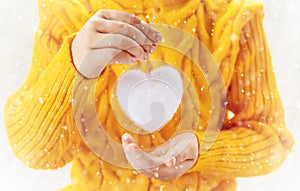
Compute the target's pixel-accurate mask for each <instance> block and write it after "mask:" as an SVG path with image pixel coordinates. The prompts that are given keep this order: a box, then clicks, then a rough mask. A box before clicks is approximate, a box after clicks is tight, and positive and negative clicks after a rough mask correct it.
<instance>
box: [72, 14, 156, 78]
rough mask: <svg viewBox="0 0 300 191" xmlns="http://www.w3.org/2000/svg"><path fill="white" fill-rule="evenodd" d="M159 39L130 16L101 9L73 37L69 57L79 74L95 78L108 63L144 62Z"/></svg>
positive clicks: (136, 18) (143, 23)
mask: <svg viewBox="0 0 300 191" xmlns="http://www.w3.org/2000/svg"><path fill="white" fill-rule="evenodd" d="M161 39H162V36H161V34H160V33H159V32H158V31H157V30H156V29H155V28H154V27H152V26H151V25H150V24H148V23H146V22H144V21H142V20H141V19H139V18H138V17H136V16H135V15H133V14H129V13H126V12H121V11H116V10H100V11H98V12H97V13H95V14H94V15H93V16H92V17H91V18H90V19H89V20H88V21H87V22H86V23H85V25H84V26H83V27H82V28H81V30H80V31H79V32H78V34H77V36H76V37H75V38H74V40H73V42H72V58H73V62H74V65H75V67H76V68H77V70H78V71H79V72H80V73H81V74H82V75H84V76H85V77H87V78H96V77H98V76H99V75H100V73H101V71H102V70H103V69H104V68H105V67H106V66H107V65H108V64H111V63H124V64H130V63H133V62H135V61H136V60H140V61H143V60H145V59H146V58H147V56H148V54H149V53H152V52H154V51H155V47H156V43H158V42H160V41H161Z"/></svg>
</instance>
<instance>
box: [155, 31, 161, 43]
mask: <svg viewBox="0 0 300 191" xmlns="http://www.w3.org/2000/svg"><path fill="white" fill-rule="evenodd" d="M161 39H162V36H161V34H160V33H156V34H155V40H156V41H157V42H160V41H161Z"/></svg>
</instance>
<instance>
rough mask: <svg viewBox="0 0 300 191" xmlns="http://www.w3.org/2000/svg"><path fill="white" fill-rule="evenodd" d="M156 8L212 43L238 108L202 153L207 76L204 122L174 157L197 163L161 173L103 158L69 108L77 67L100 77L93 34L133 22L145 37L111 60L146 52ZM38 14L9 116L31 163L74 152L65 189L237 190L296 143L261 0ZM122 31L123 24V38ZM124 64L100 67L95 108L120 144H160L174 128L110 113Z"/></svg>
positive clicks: (122, 5)
mask: <svg viewBox="0 0 300 191" xmlns="http://www.w3.org/2000/svg"><path fill="white" fill-rule="evenodd" d="M101 9H103V10H101ZM99 10H101V11H99ZM109 10H118V11H109ZM128 13H130V14H128ZM132 14H134V15H132ZM154 14H157V15H158V16H157V19H156V20H155V22H157V23H163V24H168V25H171V26H176V27H179V28H181V29H183V30H186V31H187V32H190V33H191V34H193V35H194V36H196V37H197V38H199V39H200V40H201V41H202V43H203V44H205V46H206V47H207V48H208V49H209V50H210V52H211V53H212V55H213V57H214V59H215V60H216V62H217V64H218V65H219V69H220V71H221V73H222V77H223V80H224V83H225V88H226V92H227V101H228V105H227V111H226V112H227V114H229V113H231V114H232V116H231V117H228V118H227V119H225V122H224V124H223V128H222V130H221V132H220V133H219V135H218V137H217V139H216V140H215V142H214V143H213V144H212V146H211V147H210V148H209V150H208V151H207V152H205V153H203V154H201V155H198V154H197V153H199V150H198V149H199V144H200V143H201V140H202V137H203V134H204V132H205V130H206V128H207V126H208V124H207V121H209V117H210V115H209V110H210V99H209V96H210V94H209V91H208V88H209V87H208V86H205V87H204V91H203V92H202V93H200V92H197V95H198V96H199V102H200V103H201V104H202V105H201V108H200V110H201V112H200V113H201V114H200V115H199V124H198V126H199V128H198V129H197V131H195V132H194V133H195V136H194V138H193V139H192V141H191V144H190V145H189V146H188V148H187V149H186V151H185V155H187V156H186V158H182V156H180V157H179V158H176V159H175V160H174V161H172V162H171V163H175V164H176V163H182V164H184V163H188V162H190V161H192V164H193V165H192V167H191V165H190V163H189V165H186V167H184V168H183V169H182V170H181V171H180V172H178V171H176V170H175V169H174V166H173V165H172V164H169V163H166V164H164V166H159V167H163V168H165V169H167V170H168V172H167V173H165V175H164V177H157V176H155V174H153V173H152V172H150V173H149V172H148V171H147V170H145V169H136V170H131V169H125V168H121V167H118V166H114V165H112V164H109V163H107V162H105V161H103V160H101V158H99V157H97V156H96V155H95V153H93V152H92V151H91V150H90V148H89V147H88V146H87V145H86V143H85V142H84V141H83V139H82V137H81V136H80V134H79V132H78V129H77V127H76V124H75V121H74V115H73V111H72V96H73V95H72V92H73V90H74V79H75V76H76V75H77V73H80V74H81V75H82V76H84V77H86V78H95V77H97V75H98V74H99V65H102V63H96V64H99V65H88V63H84V62H82V61H83V59H84V57H85V56H86V55H87V53H88V52H89V51H91V50H92V49H97V47H95V46H98V44H97V45H95V44H93V42H97V41H98V40H97V39H99V38H101V37H103V36H105V35H106V34H110V33H111V32H112V31H114V30H115V29H119V28H124V27H125V28H126V27H127V29H128V28H129V29H132V30H127V31H129V33H130V31H131V32H132V34H136V36H138V35H139V36H141V39H129V40H128V39H127V41H126V42H127V43H134V44H138V45H139V46H135V47H136V49H135V50H134V51H132V52H130V53H131V54H127V53H123V52H122V54H118V55H117V57H115V58H114V59H115V60H106V61H105V63H107V62H109V63H113V62H115V61H116V60H118V61H120V62H121V63H132V62H134V61H135V60H141V61H142V60H144V59H145V58H146V57H147V54H148V53H150V52H153V51H154V50H155V48H156V43H158V42H159V41H160V40H161V38H162V37H161V35H160V33H159V32H158V31H157V30H156V29H155V28H153V27H152V26H151V25H148V24H146V23H144V22H142V20H148V18H149V15H154ZM39 15H40V23H39V27H38V30H37V32H36V36H35V43H34V54H33V59H32V66H31V69H30V73H29V75H28V78H27V79H26V81H25V82H24V84H23V85H22V86H21V87H20V88H19V89H18V90H17V91H16V92H15V93H14V94H13V95H12V96H10V97H9V99H8V101H7V104H6V106H5V124H6V128H7V135H8V137H9V140H10V144H11V146H12V149H13V150H14V152H15V154H16V156H17V157H18V158H19V159H20V160H21V161H22V162H24V163H25V164H26V165H28V166H29V167H31V168H36V169H56V168H59V167H62V166H64V165H65V164H66V163H68V162H72V164H73V166H72V171H71V176H72V183H71V185H69V186H67V187H66V188H65V189H63V190H75V191H76V190H104V191H106V190H121V191H123V190H126V189H132V190H138V191H140V190H141V191H142V190H203V191H204V190H235V186H236V182H235V177H246V176H256V175H262V174H266V173H268V172H271V171H273V170H275V169H276V168H277V167H279V166H280V165H281V164H282V162H283V161H284V160H285V158H286V156H287V154H288V152H289V151H290V150H291V148H292V145H293V138H292V136H291V134H290V133H289V132H288V130H287V129H286V128H285V122H284V113H283V108H282V104H281V101H280V97H279V94H278V91H277V87H276V82H275V77H274V74H273V71H272V63H271V58H270V53H269V49H268V45H267V42H266V38H265V34H264V31H263V26H262V19H263V6H262V4H261V3H260V2H258V1H251V0H239V1H234V0H233V1H217V0H204V1H199V0H161V1H151V0H144V1H137V2H135V1H117V0H78V1H72V0H62V1H56V0H53V1H52V0H39ZM141 23H142V24H144V26H145V27H144V28H141V29H139V30H136V29H135V28H132V25H133V24H141ZM114 27H116V28H114ZM124 35H125V34H120V38H124ZM139 40H140V41H139ZM119 42H124V41H122V40H121V41H117V40H116V41H115V42H112V43H113V45H110V46H114V48H115V47H120V46H119V44H118V43H119ZM114 43H115V44H114ZM99 46H100V48H103V49H105V52H104V53H102V54H95V55H94V56H95V57H91V58H93V59H96V58H99V59H98V60H101V58H103V55H104V54H112V53H111V52H110V51H113V50H112V47H109V46H103V45H101V44H100V45H99ZM98 48H99V47H98ZM121 49H122V47H121ZM170 54H171V53H170V52H169V50H166V49H164V50H163V49H162V50H158V49H157V50H156V52H155V53H154V54H153V55H152V57H153V58H159V59H162V60H164V59H165V60H166V61H167V60H168V58H169V57H168V55H170ZM173 59H174V58H173ZM175 59H177V62H176V63H174V65H175V66H176V67H177V68H180V69H182V71H184V72H185V74H187V75H188V76H189V77H190V78H193V77H194V76H196V79H198V81H197V80H195V81H194V82H193V83H194V84H193V85H194V86H195V87H197V86H199V84H200V83H202V82H201V80H203V79H204V78H203V76H201V74H200V73H199V72H198V71H197V69H196V68H195V66H194V65H193V64H192V63H191V62H190V61H188V60H186V59H185V58H183V57H176V58H175ZM96 60H97V59H96ZM105 66H106V65H105ZM126 69H127V66H126V64H111V65H108V66H106V68H105V69H104V70H103V71H102V73H101V76H100V78H101V80H99V82H98V83H97V90H96V92H95V97H96V99H97V100H98V101H97V104H96V105H97V106H98V108H97V111H98V117H99V119H100V121H101V122H103V124H105V125H106V126H107V127H109V128H108V129H106V130H107V132H108V134H110V135H111V136H112V137H114V138H115V140H118V141H119V142H120V143H121V140H123V146H124V148H126V147H132V148H135V149H137V148H138V145H143V146H145V147H148V148H149V147H151V146H152V145H159V143H158V142H159V141H158V140H159V139H167V138H169V137H170V135H169V134H170V133H169V132H167V131H159V132H157V133H155V136H153V134H147V135H143V136H134V137H131V136H130V135H128V134H125V133H126V131H125V130H123V129H122V127H120V125H119V124H118V122H117V120H116V119H115V117H114V113H113V110H112V107H111V102H110V97H109V96H110V95H111V92H112V89H113V88H112V86H113V82H115V81H116V80H117V79H118V78H119V77H120V75H121V74H122V72H123V71H124V70H126ZM227 116H229V115H227ZM176 123H178V122H176V120H175V119H172V121H171V122H170V123H168V124H167V126H170V128H172V126H174V125H175V124H176ZM179 141H180V140H179ZM135 142H136V143H137V144H135ZM125 150H126V149H125ZM137 150H138V149H137ZM125 152H126V151H125ZM195 153H196V154H195ZM175 157H177V156H175ZM128 160H130V159H128ZM145 160H146V159H145ZM131 162H132V163H134V162H135V161H131ZM132 165H133V166H134V164H132ZM166 180H167V181H166Z"/></svg>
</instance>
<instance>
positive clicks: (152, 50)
mask: <svg viewBox="0 0 300 191" xmlns="http://www.w3.org/2000/svg"><path fill="white" fill-rule="evenodd" d="M155 49H156V46H155V45H152V46H151V47H150V53H153V52H154V51H155Z"/></svg>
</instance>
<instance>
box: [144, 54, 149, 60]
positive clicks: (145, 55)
mask: <svg viewBox="0 0 300 191" xmlns="http://www.w3.org/2000/svg"><path fill="white" fill-rule="evenodd" d="M147 58H148V54H147V53H146V52H145V53H144V57H143V59H144V60H146V59H147Z"/></svg>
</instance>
